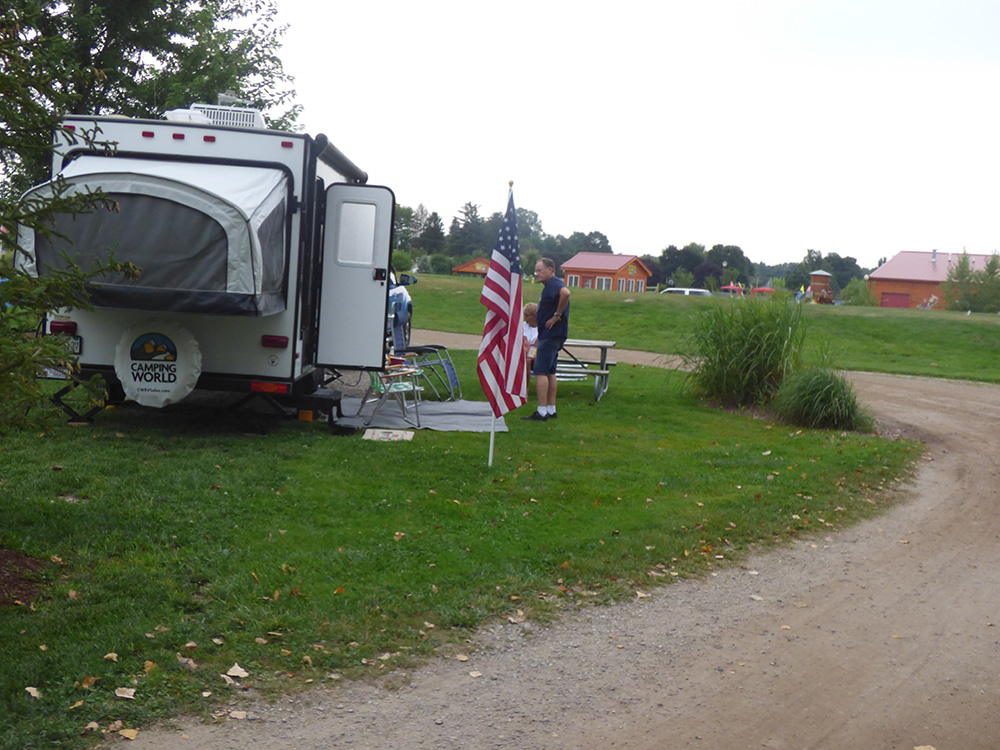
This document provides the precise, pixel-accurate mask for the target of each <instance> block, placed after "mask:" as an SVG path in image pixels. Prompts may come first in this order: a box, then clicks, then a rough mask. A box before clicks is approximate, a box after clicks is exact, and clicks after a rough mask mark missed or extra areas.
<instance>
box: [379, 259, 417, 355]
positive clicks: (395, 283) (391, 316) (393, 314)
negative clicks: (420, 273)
mask: <svg viewBox="0 0 1000 750" xmlns="http://www.w3.org/2000/svg"><path fill="white" fill-rule="evenodd" d="M416 283H417V277H416V276H414V275H412V274H409V273H401V274H398V275H397V274H396V272H395V271H393V270H390V271H389V310H388V313H387V315H386V322H385V325H386V328H385V335H386V338H388V339H389V340H390V341H392V342H394V343H396V344H398V343H399V342H402V344H403V346H409V345H410V331H411V329H412V328H413V299H412V298H411V297H410V293H409V292H408V291H407V289H406V287H407V286H409V285H410V284H416Z"/></svg>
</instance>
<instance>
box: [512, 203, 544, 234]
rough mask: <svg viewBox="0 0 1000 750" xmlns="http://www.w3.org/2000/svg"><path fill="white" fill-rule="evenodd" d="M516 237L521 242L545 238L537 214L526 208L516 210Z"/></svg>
mask: <svg viewBox="0 0 1000 750" xmlns="http://www.w3.org/2000/svg"><path fill="white" fill-rule="evenodd" d="M517 236H518V238H519V239H520V241H521V242H524V241H526V240H532V239H534V238H536V237H537V238H541V237H544V236H545V232H543V231H542V222H541V220H540V219H539V218H538V214H536V213H535V212H534V211H529V210H528V209H526V208H519V209H517Z"/></svg>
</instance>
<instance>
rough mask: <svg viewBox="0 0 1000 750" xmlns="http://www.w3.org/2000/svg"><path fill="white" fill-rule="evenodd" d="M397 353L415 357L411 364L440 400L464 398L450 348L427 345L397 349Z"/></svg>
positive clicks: (439, 345)
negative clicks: (449, 351)
mask: <svg viewBox="0 0 1000 750" xmlns="http://www.w3.org/2000/svg"><path fill="white" fill-rule="evenodd" d="M396 353H397V354H403V355H413V358H412V359H411V360H410V361H411V363H412V364H413V366H414V367H416V368H418V369H419V370H420V371H421V379H422V380H424V381H426V383H427V385H428V386H430V388H431V390H432V391H434V395H435V396H436V397H437V398H438V400H440V401H455V400H456V399H461V398H462V385H461V383H459V382H458V372H456V370H455V364H454V362H452V361H451V355H450V354H449V353H448V347H446V346H442V345H441V344H425V345H423V346H409V347H406V348H404V349H397V350H396Z"/></svg>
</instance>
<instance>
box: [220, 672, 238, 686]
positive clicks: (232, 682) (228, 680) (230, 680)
mask: <svg viewBox="0 0 1000 750" xmlns="http://www.w3.org/2000/svg"><path fill="white" fill-rule="evenodd" d="M219 677H221V678H222V679H223V680H224V681H225V683H226V684H227V685H235V684H236V680H234V679H233V678H232V677H230V676H229V675H227V674H219Z"/></svg>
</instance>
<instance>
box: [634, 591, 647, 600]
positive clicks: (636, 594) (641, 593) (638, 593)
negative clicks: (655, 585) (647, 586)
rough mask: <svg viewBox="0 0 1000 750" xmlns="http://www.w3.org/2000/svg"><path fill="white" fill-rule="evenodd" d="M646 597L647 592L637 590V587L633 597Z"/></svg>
mask: <svg viewBox="0 0 1000 750" xmlns="http://www.w3.org/2000/svg"><path fill="white" fill-rule="evenodd" d="M648 597H649V594H647V593H645V592H644V591H639V590H638V589H637V590H636V592H635V598H636V599H646V598H648Z"/></svg>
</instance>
